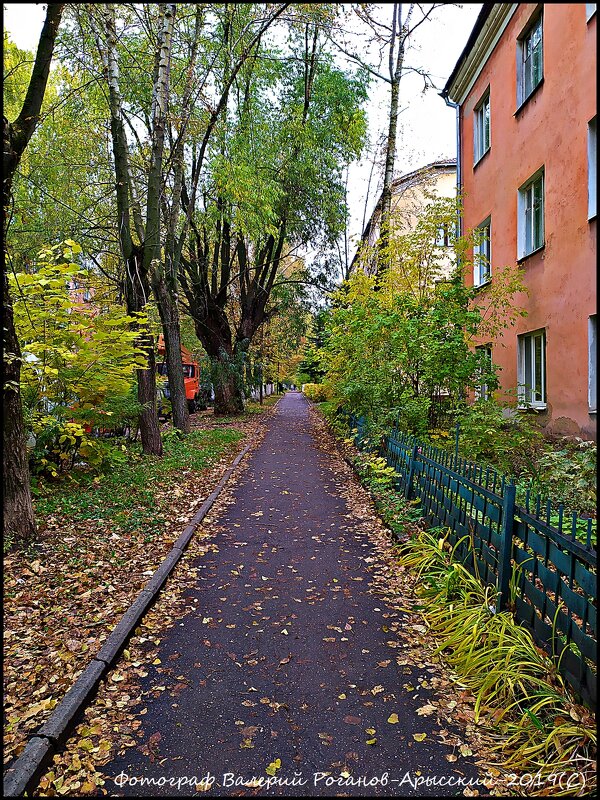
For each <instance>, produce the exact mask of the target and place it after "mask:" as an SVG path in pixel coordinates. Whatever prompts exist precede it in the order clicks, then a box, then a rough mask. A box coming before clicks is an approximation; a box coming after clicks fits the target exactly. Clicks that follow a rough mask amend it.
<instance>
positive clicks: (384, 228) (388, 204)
mask: <svg viewBox="0 0 600 800" xmlns="http://www.w3.org/2000/svg"><path fill="white" fill-rule="evenodd" d="M402 5H403V4H402V3H394V11H393V18H392V32H391V35H390V45H389V56H388V66H389V72H390V81H391V98H390V118H389V126H388V137H387V147H386V156H385V173H384V176H383V191H382V193H381V222H380V235H379V246H378V250H379V253H378V258H377V274H378V275H379V274H381V273H382V272H384V271H385V270H386V269H387V268H388V266H389V257H388V255H387V249H388V244H389V238H390V217H391V212H392V184H393V181H394V166H395V163H396V140H397V138H398V106H399V100H400V80H401V78H402V67H403V65H404V49H405V43H406V34H405V26H407V25H408V21H409V17H410V13H411V11H412V5H411V8H410V10H409V13H408V15H407V19H406V22H405V24H403V23H402ZM396 40H397V41H398V52H397V54H396V55H395V58H394V54H395V49H396ZM394 62H395V63H394Z"/></svg>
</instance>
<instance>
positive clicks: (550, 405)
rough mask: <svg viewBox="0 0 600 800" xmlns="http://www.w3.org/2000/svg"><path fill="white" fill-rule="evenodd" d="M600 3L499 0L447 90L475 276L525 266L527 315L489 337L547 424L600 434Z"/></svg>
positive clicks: (490, 277) (480, 282) (512, 386)
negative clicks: (599, 189)
mask: <svg viewBox="0 0 600 800" xmlns="http://www.w3.org/2000/svg"><path fill="white" fill-rule="evenodd" d="M596 26H597V15H596V4H595V3H557V4H534V3H518V4H510V3H493V4H492V3H486V4H484V6H483V9H482V11H481V13H480V14H479V17H478V19H477V21H476V23H475V26H474V29H473V31H472V33H471V35H470V38H469V40H468V42H467V45H466V47H465V49H464V51H463V53H462V55H461V56H460V59H459V60H458V62H457V64H456V66H455V68H454V70H453V72H452V74H451V75H450V78H449V79H448V81H447V83H446V86H445V88H444V90H443V92H442V97H444V98H445V99H446V101H447V102H449V103H450V104H456V105H457V107H458V126H459V142H460V145H459V159H458V178H459V188H460V190H461V192H462V194H463V198H464V212H463V218H462V227H463V232H466V231H468V230H476V231H477V234H478V236H477V239H476V241H477V244H476V245H475V247H476V251H477V252H476V253H475V256H477V257H476V258H474V268H473V273H472V274H471V275H470V276H468V282H469V284H470V285H476V286H480V287H481V289H480V291H481V294H482V297H484V296H485V293H486V292H489V291H490V287H491V286H492V285H493V282H494V278H495V276H496V275H497V274H499V272H500V271H501V270H502V268H503V266H506V265H513V266H514V264H515V263H517V264H519V265H520V266H521V267H522V269H523V272H524V281H525V284H526V286H527V287H528V290H529V293H528V294H527V295H526V294H520V295H518V296H517V297H516V298H515V302H516V303H517V304H518V305H520V306H522V307H524V308H525V309H526V311H527V316H525V317H523V318H520V319H519V321H518V322H517V324H516V327H512V328H508V329H506V330H505V331H503V332H502V333H501V334H500V335H498V336H497V337H496V338H495V339H494V340H493V341H488V342H481V346H482V347H485V348H487V349H488V350H489V353H490V356H491V358H492V359H493V362H494V363H495V364H497V365H498V366H499V367H500V373H499V378H500V387H501V392H500V395H499V397H500V399H505V398H506V397H508V396H510V394H511V392H514V393H516V402H517V404H518V406H519V407H521V408H524V409H531V410H532V412H536V413H537V414H538V415H539V417H540V419H541V421H542V422H543V424H544V425H545V427H546V430H547V432H549V433H553V434H557V435H569V436H581V437H583V438H587V439H595V438H596V277H595V276H596V271H595V270H596V220H597V217H596Z"/></svg>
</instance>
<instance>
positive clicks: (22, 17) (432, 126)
mask: <svg viewBox="0 0 600 800" xmlns="http://www.w3.org/2000/svg"><path fill="white" fill-rule="evenodd" d="M44 9H45V6H44V5H43V4H42V3H35V4H28V3H18V4H17V3H6V4H4V27H5V29H6V30H8V31H9V32H10V35H11V39H12V40H13V41H14V42H15V44H16V45H17V46H18V47H21V48H23V49H29V50H35V48H36V47H37V42H38V38H39V35H40V31H41V29H42V24H43V20H44V14H45V11H44ZM480 9H481V3H465V4H462V6H460V7H459V6H456V5H452V4H445V5H444V6H443V7H442V8H439V9H436V10H435V11H434V15H433V17H432V19H431V20H430V21H427V22H426V23H425V24H423V25H421V26H420V27H419V29H418V31H417V33H416V36H415V40H414V47H413V49H412V50H411V52H410V53H409V55H408V58H407V60H406V64H407V65H408V66H411V67H419V68H423V69H424V70H425V71H427V72H428V73H429V74H430V75H431V77H432V79H433V81H434V83H435V85H436V89H431V90H429V91H428V92H426V93H425V94H423V93H422V88H423V81H422V79H421V78H420V77H418V76H417V75H415V74H409V75H407V76H406V77H405V78H403V80H402V85H401V89H400V106H401V108H402V109H403V110H402V112H401V115H400V120H399V123H400V124H399V132H398V150H397V157H396V173H397V174H403V173H405V172H410V171H411V170H413V169H417V168H418V167H420V166H423V165H425V164H429V163H431V162H432V161H437V160H439V159H442V158H453V157H455V156H456V112H455V111H454V109H452V108H449V107H448V106H446V104H445V103H444V101H443V100H442V98H441V97H439V95H438V92H439V91H441V89H442V88H443V86H444V84H445V83H446V80H447V78H448V76H449V75H450V72H451V71H452V68H453V67H454V65H455V63H456V61H457V60H458V57H459V56H460V54H461V52H462V50H463V48H464V46H465V44H466V42H467V39H468V37H469V34H470V32H471V30H472V28H473V25H474V23H475V19H476V17H477V15H478V13H479V11H480ZM378 13H379V15H380V19H382V20H384V21H388V23H389V22H390V21H391V14H392V4H391V3H384V4H380V6H379V8H378ZM365 41H366V40H365ZM366 52H367V50H366V45H365V47H362V48H361V53H366ZM371 63H373V62H372V61H371ZM389 99H390V87H389V84H387V83H384V82H383V81H380V80H377V79H374V80H373V82H372V84H371V90H370V97H369V104H368V114H369V135H370V139H371V141H372V143H373V145H375V143H376V142H377V140H378V138H379V136H380V135H381V133H382V131H383V130H384V129H385V128H386V127H387V122H386V119H387V115H388V113H389ZM370 170H371V161H370V154H369V153H366V154H365V157H364V158H363V159H362V161H361V162H360V163H359V164H355V165H353V166H352V167H351V169H350V175H349V184H348V199H349V205H350V212H351V222H350V234H351V237H352V240H353V246H352V247H351V256H352V254H353V252H354V250H355V247H356V244H357V242H358V240H359V239H360V234H361V233H362V225H363V218H364V213H365V199H366V196H367V184H368V180H369V173H370ZM382 181H383V173H382V171H381V170H378V171H377V172H376V173H375V174H374V178H373V182H372V184H371V190H370V193H369V198H368V202H367V219H368V215H369V214H370V213H371V212H372V210H373V207H374V206H375V203H376V201H377V198H378V196H379V192H380V191H381V185H382Z"/></svg>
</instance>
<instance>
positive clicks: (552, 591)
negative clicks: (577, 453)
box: [348, 415, 597, 708]
mask: <svg viewBox="0 0 600 800" xmlns="http://www.w3.org/2000/svg"><path fill="white" fill-rule="evenodd" d="M348 421H349V425H350V427H351V428H352V429H353V430H354V431H355V434H354V441H355V443H356V445H357V446H358V447H359V448H361V449H364V448H365V447H368V448H370V449H371V450H373V449H375V450H377V451H378V453H379V455H381V456H383V457H384V458H386V460H387V463H388V465H393V466H394V468H395V470H396V472H397V489H398V491H400V492H402V493H403V494H404V496H405V497H406V498H407V499H408V500H411V499H416V500H418V501H419V503H420V506H421V508H422V514H423V517H424V518H425V520H426V522H427V524H428V525H430V526H441V527H443V528H447V529H449V537H448V538H449V541H450V542H451V543H452V544H453V545H457V543H459V544H458V546H457V550H456V553H457V556H458V557H459V558H461V560H462V561H463V563H464V564H465V566H466V567H467V568H468V569H469V570H470V571H471V572H472V573H473V574H474V575H476V576H477V577H478V578H480V580H481V581H482V582H483V583H485V584H488V585H492V586H496V587H497V589H498V600H497V606H496V607H497V608H498V609H499V610H500V609H503V608H506V607H508V606H509V605H510V607H511V608H512V609H513V610H514V612H515V616H516V618H517V619H518V620H519V621H520V622H521V623H522V624H524V625H525V626H527V627H528V628H529V630H530V631H531V633H532V635H533V637H534V639H535V640H536V641H537V643H538V644H540V645H541V646H543V647H544V648H545V649H546V650H547V651H548V652H549V653H550V654H552V655H553V656H554V657H555V658H556V659H557V663H558V664H559V668H560V671H561V673H562V674H563V675H564V677H565V679H566V680H567V681H568V682H569V683H570V685H571V686H572V687H573V689H575V691H576V692H577V693H578V694H579V695H580V697H581V698H582V699H583V700H584V701H585V702H586V703H587V704H588V705H590V706H592V707H593V708H595V707H596V670H597V656H596V649H597V620H596V606H597V585H596V566H597V565H596V558H597V554H596V549H595V547H594V546H593V544H592V521H591V520H587V522H586V523H584V524H585V525H586V535H585V542H584V543H582V542H579V541H578V540H577V530H578V525H581V520H578V519H577V514H571V515H570V517H569V518H567V517H566V515H564V513H563V511H562V508H561V507H560V506H559V513H558V525H555V524H553V522H554V521H553V520H552V521H551V508H552V504H551V502H550V501H545V502H542V498H541V497H539V496H537V497H536V498H533V500H532V498H531V497H530V495H529V493H528V494H527V496H526V499H525V504H524V505H523V506H521V505H518V504H517V502H516V488H515V485H514V483H512V482H511V481H510V480H509V479H507V478H506V477H505V476H502V475H500V474H499V473H497V472H496V471H495V470H492V469H489V468H486V467H483V466H481V465H480V464H477V463H475V462H471V461H468V460H466V459H461V458H458V456H457V454H456V453H448V452H446V451H444V450H440V449H439V448H436V447H433V446H432V445H428V444H425V443H423V442H420V441H418V440H417V439H415V437H412V436H409V435H406V434H404V433H401V432H400V431H398V430H396V429H394V430H392V431H391V433H390V434H389V435H387V436H385V437H384V439H383V442H382V443H381V444H380V445H379V446H374V445H373V444H372V442H371V441H370V439H369V435H368V424H367V421H366V420H365V418H364V417H356V416H354V415H350V416H349V417H348ZM461 540H462V541H461ZM511 583H512V587H513V591H514V592H515V594H514V596H513V597H512V598H511V596H510V588H511Z"/></svg>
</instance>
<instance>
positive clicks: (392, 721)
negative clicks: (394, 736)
mask: <svg viewBox="0 0 600 800" xmlns="http://www.w3.org/2000/svg"><path fill="white" fill-rule="evenodd" d="M387 721H388V722H389V723H390V725H397V724H398V722H400V720H399V719H398V714H390V715H389V717H388V720H387Z"/></svg>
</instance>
